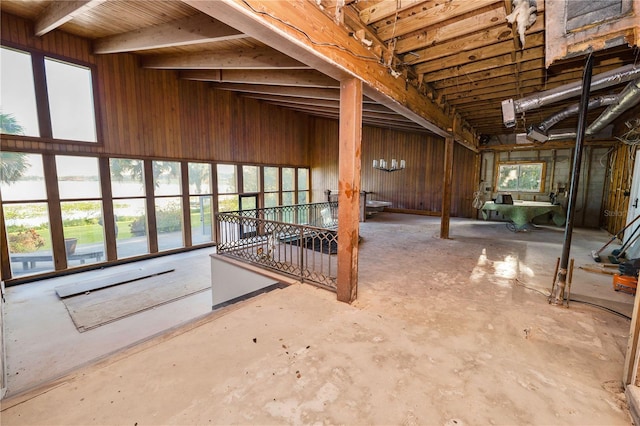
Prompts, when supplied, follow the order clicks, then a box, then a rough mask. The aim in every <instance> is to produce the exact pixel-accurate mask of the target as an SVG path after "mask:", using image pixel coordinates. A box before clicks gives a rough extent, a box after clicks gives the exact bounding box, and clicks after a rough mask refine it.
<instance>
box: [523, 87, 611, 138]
mask: <svg viewBox="0 0 640 426" xmlns="http://www.w3.org/2000/svg"><path fill="white" fill-rule="evenodd" d="M616 102H618V95H606V96H596V97H593V98H591V99H589V105H588V109H593V108H599V107H601V106H607V105H612V104H614V103H616ZM578 112H580V104H579V103H577V104H573V105H570V106H568V107H567V108H565V109H563V110H562V111H559V112H557V113H555V114H552V115H550V116H549V117H547V118H545V119H544V120H543V121H542V122H541V123H540V124H537V125H536V124H532V125H531V126H529V128H528V129H527V137H528V138H530V139H533V140H536V141H538V142H546V141H547V140H549V139H550V136H549V129H550V128H551V127H553V126H555V125H556V124H558V123H559V122H561V121H562V120H564V119H566V118H569V117H571V116H573V115H576V114H577V113H578Z"/></svg>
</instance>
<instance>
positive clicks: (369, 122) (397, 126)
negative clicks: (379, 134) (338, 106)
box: [301, 111, 432, 134]
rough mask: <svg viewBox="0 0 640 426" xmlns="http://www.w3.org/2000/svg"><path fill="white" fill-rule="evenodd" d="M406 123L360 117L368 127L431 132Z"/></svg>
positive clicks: (322, 114) (334, 117)
mask: <svg viewBox="0 0 640 426" xmlns="http://www.w3.org/2000/svg"><path fill="white" fill-rule="evenodd" d="M301 112H302V113H303V114H307V113H306V112H304V111H301ZM308 115H312V116H314V117H320V118H327V119H330V120H336V121H337V120H338V119H339V116H338V113H334V114H332V113H325V112H315V113H313V114H308ZM406 123H407V124H403V123H388V122H382V121H380V120H377V119H370V118H367V117H366V116H363V117H362V124H363V125H367V126H370V127H382V128H385V129H394V130H399V131H403V132H412V133H427V134H432V133H431V132H429V131H428V130H427V129H425V128H424V127H421V126H418V125H417V124H413V123H412V122H410V121H407V122H406Z"/></svg>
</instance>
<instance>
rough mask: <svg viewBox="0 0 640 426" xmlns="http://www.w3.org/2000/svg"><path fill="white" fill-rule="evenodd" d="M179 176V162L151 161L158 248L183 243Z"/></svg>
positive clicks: (179, 245)
mask: <svg viewBox="0 0 640 426" xmlns="http://www.w3.org/2000/svg"><path fill="white" fill-rule="evenodd" d="M180 176H181V175H180V163H179V162H177V161H154V162H153V186H154V195H155V213H156V230H157V235H158V250H169V249H174V248H178V247H182V246H183V245H184V239H183V233H182V219H183V216H182V197H181V195H182V186H181V183H180Z"/></svg>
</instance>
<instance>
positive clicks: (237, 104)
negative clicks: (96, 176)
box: [0, 14, 309, 166]
mask: <svg viewBox="0 0 640 426" xmlns="http://www.w3.org/2000/svg"><path fill="white" fill-rule="evenodd" d="M1 19H2V21H1V23H2V28H1V35H2V41H3V43H7V44H9V45H16V46H19V47H23V48H25V49H37V50H44V51H45V53H46V54H50V55H55V56H61V57H64V58H68V59H70V60H79V61H82V62H85V63H89V64H94V65H95V66H96V75H95V77H96V79H97V83H98V84H97V93H96V99H95V101H96V104H98V105H99V106H100V108H99V115H98V126H99V127H100V132H101V134H102V140H101V143H99V144H87V143H60V142H58V141H55V140H44V139H42V138H21V137H15V138H14V137H9V136H7V135H3V136H2V141H1V145H0V146H1V147H2V148H3V149H14V150H27V151H35V152H47V153H69V152H72V153H78V152H80V153H94V154H97V155H104V156H118V157H135V158H168V159H182V160H200V161H219V162H242V163H256V164H271V165H296V166H307V165H308V161H309V159H308V130H307V128H308V118H307V116H306V115H304V114H301V113H298V112H294V111H290V110H288V109H284V108H280V107H277V106H273V105H268V104H265V103H263V102H260V101H256V100H252V99H245V98H242V97H239V96H237V95H235V94H234V93H233V92H228V91H219V90H214V89H212V88H211V86H210V85H209V83H206V82H199V81H186V80H180V79H179V78H178V73H177V72H175V71H166V70H162V71H160V70H148V69H143V68H141V67H140V66H139V62H138V59H137V57H136V56H134V55H132V54H128V53H124V54H112V55H93V54H92V53H91V44H90V42H89V41H88V40H85V39H83V38H81V37H77V36H73V35H70V34H67V33H64V32H62V31H52V32H50V33H48V34H47V35H45V36H44V37H34V36H33V26H32V24H31V23H29V22H27V21H25V20H22V19H20V18H17V17H14V16H12V15H10V14H2V17H1Z"/></svg>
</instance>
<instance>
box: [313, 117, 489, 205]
mask: <svg viewBox="0 0 640 426" xmlns="http://www.w3.org/2000/svg"><path fill="white" fill-rule="evenodd" d="M338 138H339V126H338V121H336V120H330V119H323V118H312V119H311V123H310V126H309V140H310V147H311V148H310V149H311V173H312V177H313V179H312V182H313V188H312V190H313V201H314V202H319V201H324V200H326V196H325V191H326V190H330V191H332V193H334V194H335V193H337V189H338V164H339V163H338V151H339V140H338ZM380 158H384V159H385V160H387V162H389V164H390V163H391V160H392V159H394V158H395V159H396V160H398V162H399V161H400V160H405V161H406V169H405V170H400V171H396V172H385V171H382V170H377V169H374V168H373V166H372V163H373V160H374V159H378V160H379V159H380ZM477 158H478V156H477V155H476V154H475V153H474V152H472V151H470V150H468V149H466V148H464V147H462V146H460V145H459V144H456V146H455V149H454V160H453V161H454V168H453V193H452V197H451V198H452V201H451V216H457V217H473V216H474V214H475V213H474V209H473V206H472V202H473V193H474V191H475V190H476V189H475V188H476V187H477V185H476V183H475V179H476V178H475V174H476V170H477V169H476V166H477V165H476V161H477V160H476V159H477ZM443 172H444V139H442V138H440V137H438V136H434V135H429V134H426V133H410V132H402V131H397V130H392V129H386V128H379V127H371V126H364V127H363V129H362V179H361V190H362V191H366V192H368V193H371V194H369V195H367V199H368V200H379V201H388V202H391V209H394V211H402V212H407V213H417V214H426V215H434V216H439V215H440V211H441V208H442V187H443Z"/></svg>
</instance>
